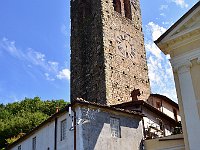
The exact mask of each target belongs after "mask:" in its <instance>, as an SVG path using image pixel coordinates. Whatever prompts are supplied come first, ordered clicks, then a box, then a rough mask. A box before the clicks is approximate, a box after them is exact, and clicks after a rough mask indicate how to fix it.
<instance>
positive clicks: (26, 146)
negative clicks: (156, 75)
mask: <svg viewBox="0 0 200 150" xmlns="http://www.w3.org/2000/svg"><path fill="white" fill-rule="evenodd" d="M70 84H71V85H70V87H71V104H69V105H67V106H66V107H65V108H64V109H63V110H60V111H59V112H57V113H55V114H54V115H53V116H51V117H50V118H49V119H47V120H46V121H44V122H43V123H41V124H40V125H39V126H38V127H36V128H35V129H33V130H32V131H31V132H30V133H27V134H26V135H25V136H24V137H22V138H20V139H19V140H17V141H16V142H14V143H13V144H11V145H10V146H9V147H8V149H10V150H66V149H68V150H141V149H144V145H143V141H144V140H145V139H149V138H150V139H151V138H157V137H162V136H166V135H171V134H172V132H173V130H174V128H175V127H176V125H177V122H178V121H180V115H179V107H178V105H177V104H176V103H174V102H172V100H170V99H169V98H167V97H165V96H162V95H156V94H150V93H151V92H150V83H149V78H148V68H147V60H146V52H145V48H144V35H143V31H142V22H141V10H140V3H139V0H71V82H70Z"/></svg>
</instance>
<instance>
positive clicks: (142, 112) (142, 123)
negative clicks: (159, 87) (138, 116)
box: [141, 105, 146, 139]
mask: <svg viewBox="0 0 200 150" xmlns="http://www.w3.org/2000/svg"><path fill="white" fill-rule="evenodd" d="M141 112H142V113H143V109H142V105H141ZM142 125H143V134H144V139H146V132H145V126H144V117H142Z"/></svg>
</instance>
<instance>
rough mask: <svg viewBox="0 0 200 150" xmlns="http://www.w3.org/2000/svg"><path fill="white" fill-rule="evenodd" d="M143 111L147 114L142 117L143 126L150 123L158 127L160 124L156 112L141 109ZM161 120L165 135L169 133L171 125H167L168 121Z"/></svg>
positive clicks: (147, 125)
mask: <svg viewBox="0 0 200 150" xmlns="http://www.w3.org/2000/svg"><path fill="white" fill-rule="evenodd" d="M143 113H144V114H145V115H146V116H147V117H144V126H145V128H147V127H149V126H150V125H151V126H153V127H158V129H160V126H159V120H158V119H157V118H160V117H159V116H158V115H157V114H155V113H152V112H151V111H148V110H147V109H143ZM162 121H163V124H164V126H165V135H166V136H167V135H171V133H172V132H171V127H170V125H167V124H169V122H168V121H166V120H164V119H162Z"/></svg>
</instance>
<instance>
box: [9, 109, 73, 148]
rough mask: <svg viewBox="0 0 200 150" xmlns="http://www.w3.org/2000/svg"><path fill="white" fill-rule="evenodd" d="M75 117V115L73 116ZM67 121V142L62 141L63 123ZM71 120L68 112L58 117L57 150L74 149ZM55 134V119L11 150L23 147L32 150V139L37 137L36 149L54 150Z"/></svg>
mask: <svg viewBox="0 0 200 150" xmlns="http://www.w3.org/2000/svg"><path fill="white" fill-rule="evenodd" d="M72 115H73V114H72ZM64 119H67V127H66V134H67V137H66V139H65V140H63V141H61V121H62V120H64ZM71 125H72V123H71V118H70V117H69V114H68V113H67V112H66V113H64V114H62V115H61V116H59V117H58V120H57V150H66V149H68V150H71V149H73V147H74V136H73V134H74V132H73V131H69V129H70V127H71ZM54 132H55V119H54V120H53V121H52V122H50V123H48V124H47V125H45V126H44V127H42V128H41V129H39V130H38V131H36V132H35V133H34V134H33V135H31V136H30V137H29V138H27V139H26V140H24V141H23V142H21V143H19V144H18V145H16V146H15V147H13V148H12V149H11V150H18V146H19V145H21V147H22V150H31V149H32V139H33V138H34V137H36V148H37V150H47V148H48V147H49V148H50V150H53V149H54Z"/></svg>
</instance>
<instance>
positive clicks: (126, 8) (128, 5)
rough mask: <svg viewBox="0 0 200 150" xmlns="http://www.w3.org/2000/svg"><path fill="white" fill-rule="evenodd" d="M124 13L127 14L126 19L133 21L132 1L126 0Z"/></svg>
mask: <svg viewBox="0 0 200 150" xmlns="http://www.w3.org/2000/svg"><path fill="white" fill-rule="evenodd" d="M124 12H125V17H126V18H129V19H130V20H132V14H131V3H130V0H124Z"/></svg>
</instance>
